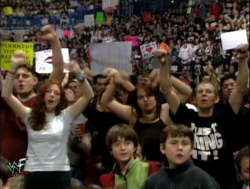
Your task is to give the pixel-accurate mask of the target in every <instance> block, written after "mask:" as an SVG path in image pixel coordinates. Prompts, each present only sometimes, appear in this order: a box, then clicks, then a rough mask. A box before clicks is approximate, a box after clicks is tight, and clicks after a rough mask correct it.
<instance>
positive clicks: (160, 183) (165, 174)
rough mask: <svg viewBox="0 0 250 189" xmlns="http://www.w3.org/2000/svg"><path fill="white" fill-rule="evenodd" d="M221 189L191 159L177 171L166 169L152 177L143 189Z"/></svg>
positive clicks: (163, 168)
mask: <svg viewBox="0 0 250 189" xmlns="http://www.w3.org/2000/svg"><path fill="white" fill-rule="evenodd" d="M163 188H164V189H220V187H219V185H218V184H217V183H216V181H215V180H214V179H213V178H212V177H211V176H210V175H209V174H208V173H206V172H205V171H203V170H202V169H200V168H199V167H196V166H195V165H194V163H193V161H192V160H191V159H189V161H187V162H186V163H184V164H182V165H180V166H178V167H177V168H175V169H170V168H169V167H166V166H165V164H164V165H163V166H162V167H161V168H160V170H159V171H158V172H156V173H154V174H153V175H151V176H150V177H149V178H148V179H147V180H146V181H145V183H144V184H143V186H142V188H141V189H163Z"/></svg>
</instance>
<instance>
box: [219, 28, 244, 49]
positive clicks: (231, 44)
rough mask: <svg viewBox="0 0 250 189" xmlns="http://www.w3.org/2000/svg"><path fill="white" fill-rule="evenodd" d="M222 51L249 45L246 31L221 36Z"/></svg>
mask: <svg viewBox="0 0 250 189" xmlns="http://www.w3.org/2000/svg"><path fill="white" fill-rule="evenodd" d="M221 44H222V50H224V51H225V50H230V49H235V48H236V47H237V46H238V45H240V44H248V39H247V32H246V30H238V31H232V32H226V33H222V34H221Z"/></svg>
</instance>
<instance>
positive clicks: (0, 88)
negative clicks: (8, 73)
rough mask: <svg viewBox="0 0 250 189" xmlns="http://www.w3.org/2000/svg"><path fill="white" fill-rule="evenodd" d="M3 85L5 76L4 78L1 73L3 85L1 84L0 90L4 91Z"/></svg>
mask: <svg viewBox="0 0 250 189" xmlns="http://www.w3.org/2000/svg"><path fill="white" fill-rule="evenodd" d="M3 85H4V78H3V75H2V74H1V86H0V91H2V88H3Z"/></svg>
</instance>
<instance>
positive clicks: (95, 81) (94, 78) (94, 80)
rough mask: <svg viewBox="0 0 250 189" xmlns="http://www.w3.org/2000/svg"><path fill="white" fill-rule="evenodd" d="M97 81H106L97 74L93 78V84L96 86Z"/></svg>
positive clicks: (102, 76)
mask: <svg viewBox="0 0 250 189" xmlns="http://www.w3.org/2000/svg"><path fill="white" fill-rule="evenodd" d="M98 79H106V76H105V75H103V74H97V75H95V76H94V77H93V83H94V84H96V83H97V80H98Z"/></svg>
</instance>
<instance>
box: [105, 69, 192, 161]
mask: <svg viewBox="0 0 250 189" xmlns="http://www.w3.org/2000/svg"><path fill="white" fill-rule="evenodd" d="M104 73H105V75H107V76H108V77H109V78H111V77H113V82H110V84H109V86H108V88H107V90H106V91H105V92H104V94H103V96H102V100H101V102H102V106H103V107H106V108H107V109H109V110H110V111H111V112H113V113H114V114H115V115H117V116H118V117H120V118H122V119H123V120H124V121H126V122H127V123H129V125H130V126H133V128H134V130H135V132H136V134H137V135H138V137H139V138H141V139H142V140H143V142H144V144H145V154H146V160H149V161H158V162H162V161H163V155H162V154H161V152H160V149H159V134H160V132H161V131H162V129H163V128H165V127H166V126H167V125H168V124H169V123H171V120H170V119H169V116H168V108H165V109H163V110H162V108H161V102H160V100H159V95H158V90H157V88H153V87H152V85H150V84H145V83H142V84H141V85H137V86H136V88H135V89H133V86H132V84H131V83H130V82H129V81H128V80H127V79H123V77H121V74H120V73H119V72H118V71H117V70H115V69H112V68H107V69H106V70H104ZM155 77H156V78H154V79H152V83H154V82H155V81H154V80H157V75H155ZM178 84H179V85H182V86H183V87H182V88H185V95H180V98H181V101H182V102H183V103H186V102H187V100H188V98H187V96H188V95H191V92H192V90H191V89H190V88H189V87H188V86H187V85H185V84H183V83H182V82H181V81H179V83H178ZM116 85H119V86H126V85H131V87H130V88H131V89H133V90H131V91H133V92H132V93H131V98H132V104H131V106H128V105H124V104H121V103H119V102H118V101H116V100H115V98H114V95H115V91H116ZM125 88H127V87H125ZM182 96H184V98H182Z"/></svg>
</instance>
